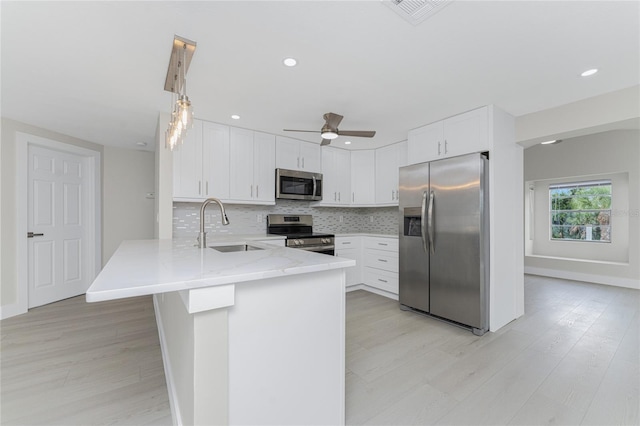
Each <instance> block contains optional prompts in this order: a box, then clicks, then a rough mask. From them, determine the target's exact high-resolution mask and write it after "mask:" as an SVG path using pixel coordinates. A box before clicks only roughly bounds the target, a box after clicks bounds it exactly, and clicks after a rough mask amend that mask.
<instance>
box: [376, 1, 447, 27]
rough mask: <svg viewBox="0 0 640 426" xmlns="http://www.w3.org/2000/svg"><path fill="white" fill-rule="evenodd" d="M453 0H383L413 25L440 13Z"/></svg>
mask: <svg viewBox="0 0 640 426" xmlns="http://www.w3.org/2000/svg"><path fill="white" fill-rule="evenodd" d="M452 1H453V0H382V2H383V3H384V4H385V5H386V6H387V7H389V8H390V9H391V10H393V11H394V12H396V13H397V14H398V15H400V16H402V17H403V18H404V19H405V20H407V21H409V22H411V23H412V24H413V25H418V24H419V23H420V22H422V21H424V20H425V19H427V18H429V17H431V16H433V15H434V14H436V13H438V12H439V11H441V10H442V9H444V7H445V6H448V5H449V4H450V3H451V2H452Z"/></svg>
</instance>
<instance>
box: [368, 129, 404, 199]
mask: <svg viewBox="0 0 640 426" xmlns="http://www.w3.org/2000/svg"><path fill="white" fill-rule="evenodd" d="M375 163H376V173H375V175H376V178H375V203H376V204H381V205H391V206H394V205H395V206H397V205H398V196H399V192H398V169H399V168H400V167H402V166H405V165H406V163H407V142H406V141H403V142H400V143H396V144H393V145H388V146H384V147H382V148H378V149H376V158H375Z"/></svg>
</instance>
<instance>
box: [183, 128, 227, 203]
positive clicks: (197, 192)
mask: <svg viewBox="0 0 640 426" xmlns="http://www.w3.org/2000/svg"><path fill="white" fill-rule="evenodd" d="M208 197H217V198H220V199H225V198H228V197H229V126H224V125H221V124H216V123H210V122H207V121H201V120H194V124H193V128H191V129H189V131H188V132H187V136H186V138H185V141H184V143H183V144H182V145H181V146H180V147H179V148H178V149H176V150H175V151H173V198H174V199H175V200H177V201H199V200H204V199H205V198H208Z"/></svg>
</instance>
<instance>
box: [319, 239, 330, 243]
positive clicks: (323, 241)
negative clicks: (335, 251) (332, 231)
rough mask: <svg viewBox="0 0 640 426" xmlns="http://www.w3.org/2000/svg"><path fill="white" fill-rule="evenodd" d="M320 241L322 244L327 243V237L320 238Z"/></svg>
mask: <svg viewBox="0 0 640 426" xmlns="http://www.w3.org/2000/svg"><path fill="white" fill-rule="evenodd" d="M321 242H322V244H329V239H328V238H322V240H321Z"/></svg>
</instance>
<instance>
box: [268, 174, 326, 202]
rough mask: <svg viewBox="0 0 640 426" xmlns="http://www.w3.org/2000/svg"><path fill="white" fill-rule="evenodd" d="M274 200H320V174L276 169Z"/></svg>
mask: <svg viewBox="0 0 640 426" xmlns="http://www.w3.org/2000/svg"><path fill="white" fill-rule="evenodd" d="M276 198H279V199H284V200H308V201H320V200H322V173H310V172H301V171H299V170H286V169H276Z"/></svg>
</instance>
